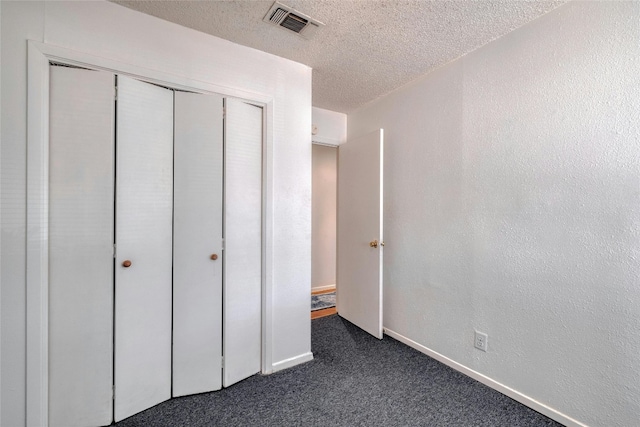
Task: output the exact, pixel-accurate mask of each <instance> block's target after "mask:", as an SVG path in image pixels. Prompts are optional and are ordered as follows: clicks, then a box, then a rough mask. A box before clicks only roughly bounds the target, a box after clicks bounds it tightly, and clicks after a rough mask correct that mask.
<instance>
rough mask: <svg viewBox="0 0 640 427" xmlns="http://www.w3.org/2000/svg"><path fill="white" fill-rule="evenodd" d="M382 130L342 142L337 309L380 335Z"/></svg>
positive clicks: (367, 329)
mask: <svg viewBox="0 0 640 427" xmlns="http://www.w3.org/2000/svg"><path fill="white" fill-rule="evenodd" d="M383 139H384V138H383V130H382V129H380V130H377V131H375V132H372V133H370V134H367V135H365V136H362V137H360V138H357V139H354V140H352V141H349V142H347V143H346V144H343V145H341V146H340V147H339V148H338V260H337V264H338V265H337V287H336V288H337V308H338V314H339V315H340V316H342V317H344V318H345V319H347V320H348V321H350V322H351V323H353V324H355V325H356V326H358V327H360V328H362V329H363V330H365V331H366V332H368V333H370V334H371V335H373V336H375V337H377V338H379V339H382V256H383V246H384V243H383V235H382V201H383V199H382V194H383V192H382V183H383V175H382V173H383V155H382V153H383V147H384V141H383Z"/></svg>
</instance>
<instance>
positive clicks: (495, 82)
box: [348, 2, 640, 426]
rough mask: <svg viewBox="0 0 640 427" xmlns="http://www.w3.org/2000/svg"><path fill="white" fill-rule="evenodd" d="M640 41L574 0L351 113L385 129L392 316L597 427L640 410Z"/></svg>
mask: <svg viewBox="0 0 640 427" xmlns="http://www.w3.org/2000/svg"><path fill="white" fill-rule="evenodd" d="M639 40H640V3H638V2H569V3H568V4H566V5H564V6H561V7H560V8H558V9H556V10H554V11H552V12H551V13H549V14H548V15H545V16H543V17H541V18H540V19H538V20H536V21H533V22H531V23H530V24H528V25H526V26H524V27H522V28H520V29H517V30H515V31H514V32H512V33H510V34H507V35H506V36H504V37H502V38H500V39H498V40H496V41H494V42H492V43H490V44H488V45H486V46H484V47H482V48H480V49H479V50H476V51H474V52H473V53H470V54H468V55H466V56H464V57H463V58H461V59H459V60H457V61H454V62H452V63H450V64H448V65H447V66H445V67H443V68H441V69H439V70H436V71H435V72H433V73H431V74H429V75H428V76H426V77H424V78H422V79H420V80H419V81H416V82H414V83H412V84H411V85H409V86H406V87H403V88H401V89H399V90H397V91H395V92H393V93H391V94H389V95H387V96H385V97H383V98H381V99H379V100H377V101H375V102H373V103H372V104H369V105H367V106H365V107H363V108H361V109H360V110H358V111H356V112H354V113H353V114H350V115H349V117H348V135H349V139H351V138H353V137H357V136H359V135H362V134H364V133H366V132H369V131H372V130H374V129H376V128H380V127H382V128H384V130H385V137H386V138H385V149H386V152H385V195H386V200H385V206H384V211H385V224H384V227H385V243H386V246H385V275H384V280H385V292H384V326H385V327H386V328H389V329H391V330H393V331H395V332H397V333H399V334H401V335H403V336H405V337H408V338H409V339H411V340H414V341H416V342H417V343H419V344H421V345H423V346H425V347H427V348H429V349H431V350H433V351H435V352H438V353H440V354H442V355H444V356H446V357H448V358H450V359H452V360H454V361H455V362H457V363H460V364H462V365H464V366H466V367H468V368H470V369H472V370H475V371H476V372H479V373H480V374H483V375H485V376H487V377H489V378H491V379H493V380H494V381H497V382H499V383H501V384H503V385H506V386H507V387H510V388H512V389H514V390H516V391H518V392H520V393H522V394H524V395H526V396H529V397H530V398H531V399H533V400H536V401H538V402H540V403H541V404H543V405H547V406H549V407H551V408H553V409H554V410H556V411H558V412H560V413H562V414H565V415H567V416H569V417H573V418H574V419H576V420H578V421H580V422H582V423H585V424H588V425H591V426H631V425H637V422H638V414H640V369H638V367H639V366H640V333H638V331H640V286H638V283H639V282H638V280H639V279H638V277H639V273H640V127H639V126H640V125H639V123H640V121H639V119H638V118H639V117H640V101H639V100H640V72H639V70H640V59H639V58H640V43H639ZM474 329H477V330H480V331H483V332H486V333H488V335H489V339H488V345H489V351H488V352H487V353H484V352H481V351H479V350H476V349H474V348H473V334H474Z"/></svg>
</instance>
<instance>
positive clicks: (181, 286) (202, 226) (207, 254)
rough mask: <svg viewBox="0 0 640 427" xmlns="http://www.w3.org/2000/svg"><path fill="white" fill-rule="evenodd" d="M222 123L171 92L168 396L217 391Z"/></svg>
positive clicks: (196, 98)
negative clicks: (170, 361)
mask: <svg viewBox="0 0 640 427" xmlns="http://www.w3.org/2000/svg"><path fill="white" fill-rule="evenodd" d="M222 116H223V99H222V97H221V96H217V95H203V94H196V93H186V92H176V93H175V141H174V144H175V147H174V240H173V396H184V395H187V394H194V393H202V392H205V391H212V390H219V389H220V388H221V387H222V262H223V256H222V255H223V251H222V153H223V151H222V150H223V147H222V138H223V126H222Z"/></svg>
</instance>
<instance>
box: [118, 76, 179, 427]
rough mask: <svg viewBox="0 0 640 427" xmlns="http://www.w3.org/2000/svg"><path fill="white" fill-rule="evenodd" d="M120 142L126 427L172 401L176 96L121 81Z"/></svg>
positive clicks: (121, 405)
mask: <svg viewBox="0 0 640 427" xmlns="http://www.w3.org/2000/svg"><path fill="white" fill-rule="evenodd" d="M116 141H117V144H116V159H117V160H116V162H117V164H116V172H117V179H116V253H117V257H116V265H115V277H116V290H115V307H116V310H115V387H116V391H115V419H116V421H119V420H122V419H123V418H126V417H128V416H130V415H132V414H135V413H137V412H140V411H142V410H144V409H146V408H149V407H151V406H153V405H155V404H157V403H159V402H162V401H164V400H167V399H169V398H170V397H171V303H172V301H171V293H172V290H171V272H172V268H171V264H172V204H173V92H172V91H170V90H167V89H164V88H161V87H158V86H154V85H151V84H148V83H144V82H140V81H137V80H134V79H130V78H127V77H122V76H119V77H118V101H117V135H116ZM127 261H129V262H130V263H131V264H130V266H129V267H126V265H127V264H126V263H125V262H127Z"/></svg>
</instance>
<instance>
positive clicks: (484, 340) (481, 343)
mask: <svg viewBox="0 0 640 427" xmlns="http://www.w3.org/2000/svg"><path fill="white" fill-rule="evenodd" d="M488 341H489V337H488V336H487V334H485V333H484V332H478V331H476V336H475V340H474V342H473V346H474V347H475V348H477V349H478V350H482V351H487V348H488V345H489V342H488Z"/></svg>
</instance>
